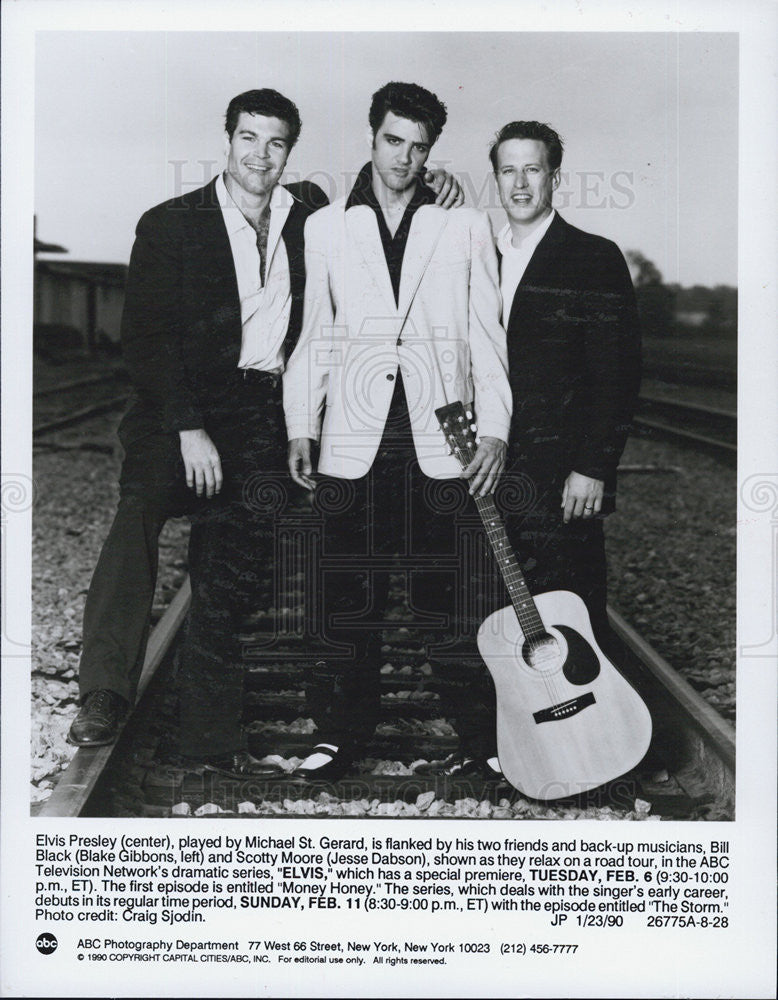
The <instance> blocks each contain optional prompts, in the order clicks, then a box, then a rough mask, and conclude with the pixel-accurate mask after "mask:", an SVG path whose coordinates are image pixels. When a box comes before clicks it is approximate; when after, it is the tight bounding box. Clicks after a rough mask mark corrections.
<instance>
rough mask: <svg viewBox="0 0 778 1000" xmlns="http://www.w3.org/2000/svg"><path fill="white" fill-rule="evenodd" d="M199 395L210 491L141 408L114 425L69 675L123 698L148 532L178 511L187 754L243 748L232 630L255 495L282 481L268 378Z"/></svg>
mask: <svg viewBox="0 0 778 1000" xmlns="http://www.w3.org/2000/svg"><path fill="white" fill-rule="evenodd" d="M202 402H203V410H204V414H205V417H204V423H205V430H206V431H207V433H208V434H209V436H210V437H211V439H212V440H213V442H214V444H215V445H216V448H217V450H218V452H219V455H220V458H221V463H222V471H223V475H224V486H223V488H222V491H221V493H220V494H219V495H218V496H217V497H214V498H211V499H205V498H199V499H198V498H197V497H196V496H195V495H194V492H193V491H190V490H189V489H188V488H187V487H186V484H185V479H184V470H183V463H182V461H181V457H180V446H179V438H178V434H173V435H171V434H166V433H164V432H162V431H160V430H159V429H158V427H157V426H156V425H155V424H154V422H153V419H151V418H147V417H145V416H144V415H143V414H142V413H141V414H135V416H134V417H132V416H131V415H128V416H130V417H131V418H130V419H126V420H125V422H124V425H123V428H122V433H121V435H120V436H121V438H122V442H123V444H124V446H125V450H126V457H125V461H124V465H123V468H122V476H121V500H120V503H119V508H118V510H117V515H116V518H115V520H114V524H113V526H112V528H111V531H110V533H109V536H108V538H107V540H106V542H105V545H104V546H103V551H102V553H101V556H100V560H99V561H98V566H97V569H96V570H95V574H94V577H93V580H92V584H91V586H90V592H89V596H88V598H87V607H86V610H85V622H84V652H83V654H82V661H81V673H80V684H81V692H82V695H85V694H86V693H88V691H89V690H92V689H94V688H99V687H107V688H110V689H111V690H114V691H116V692H117V693H118V694H121V695H122V696H123V697H126V698H127V699H128V700H129V701H132V700H133V699H134V697H135V689H136V687H137V682H138V677H139V674H140V669H141V666H142V663H143V656H144V652H145V644H146V636H147V632H148V620H149V611H150V608H151V601H152V599H153V593H154V585H155V582H156V571H157V540H158V536H159V532H160V530H161V528H162V526H163V524H164V522H165V520H167V518H168V517H170V516H173V515H175V514H182V513H188V514H189V516H190V518H191V521H192V529H191V534H190V542H189V571H190V577H191V582H192V604H191V608H190V614H189V627H188V631H187V638H186V640H185V643H184V648H183V651H182V666H181V685H182V688H181V732H182V740H181V749H182V752H184V753H185V754H188V755H192V756H200V755H205V754H209V755H210V754H219V753H223V752H228V751H231V750H234V749H238V748H239V747H241V746H242V745H243V740H242V736H241V732H240V714H241V696H242V686H243V684H242V682H243V675H242V666H243V665H242V661H241V656H240V648H239V645H238V639H237V628H238V623H239V621H240V618H241V617H242V616H243V615H244V614H245V613H246V612H247V611H248V610H249V609H250V608H251V607H254V606H255V605H256V601H257V600H258V595H259V593H260V590H261V585H263V584H264V583H265V582H266V581H264V576H266V575H267V572H268V569H267V568H268V566H272V560H273V557H274V546H275V530H274V516H273V514H272V513H271V514H269V513H268V508H267V497H268V495H272V496H273V497H276V498H277V496H278V495H279V494H284V491H285V487H286V484H287V483H288V475H287V473H286V433H285V429H284V421H283V412H282V406H281V387H280V384H275V382H271V381H270V380H268V379H253V378H249V379H244V378H243V377H242V376H241V375H240V373H238V372H236V373H235V375H234V376H230V377H224V378H222V379H221V380H219V381H215V383H214V384H212V385H211V386H209V387H208V388H207V389H205V390H203V398H202ZM271 572H272V570H271ZM260 576H262V578H263V579H262V580H260Z"/></svg>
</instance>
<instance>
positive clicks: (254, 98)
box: [224, 87, 303, 149]
mask: <svg viewBox="0 0 778 1000" xmlns="http://www.w3.org/2000/svg"><path fill="white" fill-rule="evenodd" d="M242 111H245V112H246V113H247V114H249V115H264V116H265V117H266V118H280V119H281V121H282V122H286V124H287V126H288V127H289V148H290V149H291V148H292V146H294V144H295V143H296V142H297V140H298V139H299V138H300V129H301V128H302V127H303V123H302V122H301V121H300V112H299V111H298V110H297V105H296V104H295V103H294V102H293V101H290V100H289V98H288V97H284V95H283V94H279V93H278V91H277V90H270V89H269V88H267V87H266V88H265V89H264V90H247V91H246V92H245V93H243V94H238V96H237V97H233V99H232V100H231V101H230V103H229V104H228V105H227V113H226V114H225V116H224V128H225V129H226V131H227V135H228V136H229V137H230V139H232V134H233V132H234V131H235V128H236V126H237V124H238V118H240V115H241V112H242Z"/></svg>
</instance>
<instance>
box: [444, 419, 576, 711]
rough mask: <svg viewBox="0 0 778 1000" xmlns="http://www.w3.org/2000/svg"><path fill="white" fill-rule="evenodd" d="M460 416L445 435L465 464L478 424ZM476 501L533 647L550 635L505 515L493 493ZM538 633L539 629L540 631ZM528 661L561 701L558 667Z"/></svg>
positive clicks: (552, 695) (470, 456)
mask: <svg viewBox="0 0 778 1000" xmlns="http://www.w3.org/2000/svg"><path fill="white" fill-rule="evenodd" d="M467 419H468V420H472V419H473V418H472V414H471V413H467ZM458 420H459V423H460V424H462V425H463V426H462V427H461V428H452V427H451V425H450V424H449V422H448V420H444V421H443V430H444V432H445V433H446V437H447V439H448V442H449V445H450V446H451V448H452V451H453V452H454V454H455V455H456V456H457V458H458V459H459V462H460V463H461V465H462V466H463V468H464V467H466V466H467V465H469V464H470V462H471V461H472V460H473V458H474V457H475V449H474V447H473V444H474V439H473V441H472V442H471V438H473V432H474V430H475V428H474V426H473V425H472V424H471V425H470V426H467V425H466V424H465V417H464V416H460V417H459V418H458ZM458 431H459V432H460V433H462V440H461V441H460V440H458ZM475 504H476V509H477V510H478V513H479V514H480V516H481V520H482V522H483V526H484V530H485V532H486V536H487V538H488V540H489V544H490V545H491V547H492V551H493V552H494V556H495V559H496V561H497V565H498V567H499V569H500V572H501V573H502V575H503V579H504V580H505V584H506V586H507V588H508V595H509V597H510V600H511V604H512V606H513V610H514V612H515V614H516V618H517V619H518V622H519V627H520V629H521V631H522V634H523V636H524V638H525V639H526V641H527V644H528V646H529V648H530V650H531V649H532V644H533V633H534V635H535V636H536V637H537V638H540V636H541V635H542V636H546V635H548V632H547V631H546V628H545V625H544V624H543V620H542V618H541V617H540V613H539V612H538V610H537V607H536V605H535V601H534V599H533V597H532V595H531V594H530V592H529V588H528V587H527V583H526V580H525V579H524V576H523V574H522V572H521V569H520V567H519V564H518V560H517V558H516V555H515V553H514V551H513V549H512V547H511V545H510V540H509V539H508V536H507V532H506V531H505V523H504V521H503V519H502V515H501V514H500V512H499V511H498V509H497V506H496V504H495V502H494V498H493V497H491V496H488V497H476V498H475ZM517 591H518V593H517ZM519 598H521V601H522V603H519ZM527 609H529V610H527ZM538 626H539V627H538ZM538 633H540V635H539V634H538ZM520 655H521V657H522V659H524V660H525V662H527V661H526V659H525V657H524V656H523V651H521V652H520ZM527 665H528V666H529V667H530V669H531V670H533V671H535V673H536V674H537V675H538V676H539V677H540V679H541V680H542V681H543V684H544V686H545V688H546V691H547V692H548V695H549V697H550V698H551V699H553V701H554V703H558V702H559V701H561V698H562V694H561V692H560V691H559V689H558V688H557V685H556V682H555V679H554V673H555V672H556V671H553V672H551V673H546V672H544V671H542V670H538V668H537V667H535V666H533V664H532V663H528V664H527Z"/></svg>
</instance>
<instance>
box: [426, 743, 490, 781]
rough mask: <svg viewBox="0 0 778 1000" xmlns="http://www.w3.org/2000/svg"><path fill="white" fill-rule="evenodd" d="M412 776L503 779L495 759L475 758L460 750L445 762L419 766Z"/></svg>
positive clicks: (449, 756) (436, 761) (432, 762)
mask: <svg viewBox="0 0 778 1000" xmlns="http://www.w3.org/2000/svg"><path fill="white" fill-rule="evenodd" d="M414 774H422V775H429V776H430V777H435V776H439V777H444V778H482V779H484V780H486V781H500V780H502V778H503V773H502V769H501V768H500V761H499V760H498V759H497V757H475V756H471V755H469V754H467V753H464V752H463V751H462V750H455V751H454V753H451V754H449V755H448V757H446V759H445V760H433V761H430V762H429V763H428V764H419V765H418V767H416V768H415V769H414Z"/></svg>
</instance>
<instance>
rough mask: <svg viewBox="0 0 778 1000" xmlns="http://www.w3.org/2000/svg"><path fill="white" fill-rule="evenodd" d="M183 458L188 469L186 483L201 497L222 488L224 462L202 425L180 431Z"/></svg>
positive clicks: (208, 495)
mask: <svg viewBox="0 0 778 1000" xmlns="http://www.w3.org/2000/svg"><path fill="white" fill-rule="evenodd" d="M178 434H179V437H180V438H181V458H183V460H184V469H185V470H186V485H187V486H188V487H189V488H190V489H195V490H196V491H197V495H198V496H199V497H201V496H202V495H203V493H205V495H206V496H207V497H212V496H214V495H215V494H217V493H218V492H219V491H220V490H221V488H222V463H221V459H220V458H219V452H218V451H217V450H216V445H215V444H214V443H213V441H211V439H210V438H209V437H208V435H207V434H206V432H205V431H204V430H203V429H202V428H201V427H200V428H198V429H197V430H188V431H179V432H178Z"/></svg>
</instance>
